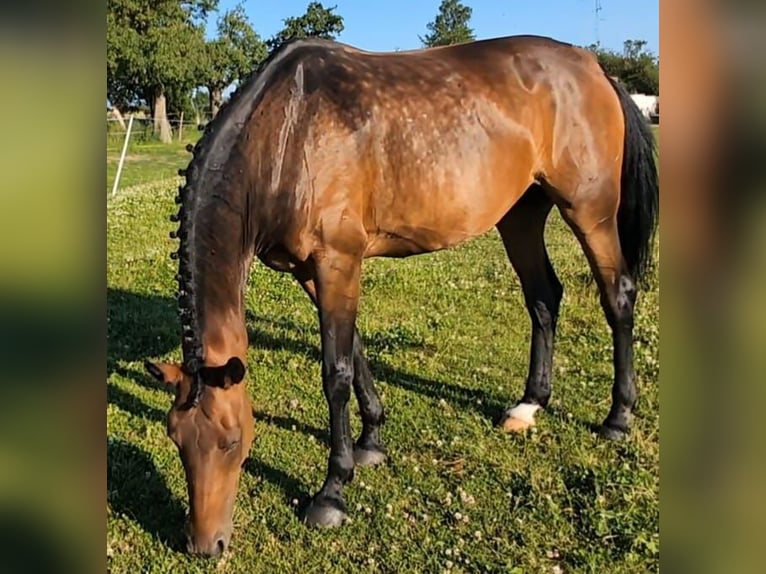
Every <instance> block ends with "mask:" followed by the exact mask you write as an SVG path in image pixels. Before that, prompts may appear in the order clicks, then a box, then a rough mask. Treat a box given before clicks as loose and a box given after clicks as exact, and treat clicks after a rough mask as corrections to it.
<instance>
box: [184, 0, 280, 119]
mask: <svg viewBox="0 0 766 574" xmlns="http://www.w3.org/2000/svg"><path fill="white" fill-rule="evenodd" d="M265 57H266V45H265V44H264V43H263V41H262V40H261V38H260V36H258V34H257V33H256V32H255V30H253V27H252V26H251V25H250V22H249V21H248V19H247V15H246V14H245V9H244V8H243V6H242V5H241V4H238V5H237V6H236V7H234V8H233V9H231V10H229V11H227V12H225V13H224V14H223V15H222V16H221V17H220V18H219V19H218V37H217V38H215V39H214V40H211V41H209V42H207V43H206V44H205V54H204V61H203V65H202V70H201V73H200V76H199V77H198V78H197V81H198V83H200V84H202V85H204V86H205V87H207V89H208V93H209V95H210V113H211V115H212V116H213V117H215V115H216V114H217V113H218V109H219V108H220V106H221V100H222V95H223V91H224V90H225V89H226V88H227V87H228V86H229V85H231V84H232V83H234V82H236V81H242V80H244V79H246V78H247V77H248V76H250V74H251V73H252V71H253V70H254V69H255V68H256V67H257V66H258V64H259V63H260V62H261V61H263V59H264V58H265Z"/></svg>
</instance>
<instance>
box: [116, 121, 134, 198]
mask: <svg viewBox="0 0 766 574" xmlns="http://www.w3.org/2000/svg"><path fill="white" fill-rule="evenodd" d="M132 127H133V114H130V118H129V119H128V131H127V132H125V142H124V143H123V144H122V153H121V154H120V163H119V164H118V165H117V174H116V175H115V176H114V185H112V195H114V194H115V193H117V185H118V184H119V183H120V174H121V173H122V164H123V163H125V152H127V151H128V141H129V140H130V130H131V128H132Z"/></svg>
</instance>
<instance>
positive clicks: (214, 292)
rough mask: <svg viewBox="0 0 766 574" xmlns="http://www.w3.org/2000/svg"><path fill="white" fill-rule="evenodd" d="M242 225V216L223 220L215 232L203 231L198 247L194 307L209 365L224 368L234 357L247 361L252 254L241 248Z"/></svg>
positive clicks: (196, 247) (204, 352) (204, 353)
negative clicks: (247, 298)
mask: <svg viewBox="0 0 766 574" xmlns="http://www.w3.org/2000/svg"><path fill="white" fill-rule="evenodd" d="M240 222H241V218H239V217H224V218H221V221H219V222H218V223H217V225H215V226H214V227H215V229H216V230H215V232H213V233H205V232H204V229H203V230H202V231H203V233H201V234H199V235H200V240H201V241H200V245H199V246H195V249H196V251H197V256H196V258H195V268H196V269H195V271H196V274H195V276H194V277H193V280H194V281H195V289H194V297H195V298H196V302H195V303H196V305H195V307H196V309H197V310H198V312H199V320H198V325H199V342H200V344H201V346H202V353H203V358H204V362H205V364H207V365H222V364H224V363H226V361H228V360H229V359H230V358H231V357H239V358H240V359H241V360H242V361H243V362H244V361H245V356H246V353H247V345H248V341H247V329H246V326H245V287H246V279H247V275H248V271H249V268H250V263H251V261H252V254H251V252H250V251H249V250H243V248H242V241H241V239H240V237H239V236H240V234H241V233H242V230H241V225H239V223H240ZM211 231H212V230H211Z"/></svg>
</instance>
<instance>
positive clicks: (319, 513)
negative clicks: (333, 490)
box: [303, 498, 348, 528]
mask: <svg viewBox="0 0 766 574" xmlns="http://www.w3.org/2000/svg"><path fill="white" fill-rule="evenodd" d="M347 518H348V516H347V515H346V510H345V504H343V503H342V501H339V500H332V499H327V498H325V499H316V498H314V499H313V500H312V501H311V503H310V504H309V506H308V508H307V509H306V512H305V513H304V515H303V521H304V522H305V523H306V525H307V526H308V527H309V528H337V527H338V526H342V525H343V523H344V522H346V520H347Z"/></svg>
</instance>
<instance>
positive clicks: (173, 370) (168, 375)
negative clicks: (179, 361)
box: [144, 361, 183, 386]
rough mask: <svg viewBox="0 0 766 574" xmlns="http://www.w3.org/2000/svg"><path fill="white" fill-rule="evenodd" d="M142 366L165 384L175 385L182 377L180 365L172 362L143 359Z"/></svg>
mask: <svg viewBox="0 0 766 574" xmlns="http://www.w3.org/2000/svg"><path fill="white" fill-rule="evenodd" d="M144 368H145V369H146V370H147V372H148V373H149V374H150V375H152V376H153V377H154V378H155V379H157V380H158V381H160V382H161V383H165V384H166V385H173V386H175V385H177V384H178V383H180V382H181V378H182V377H183V373H182V372H181V367H180V365H176V364H174V363H152V362H151V361H144Z"/></svg>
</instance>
